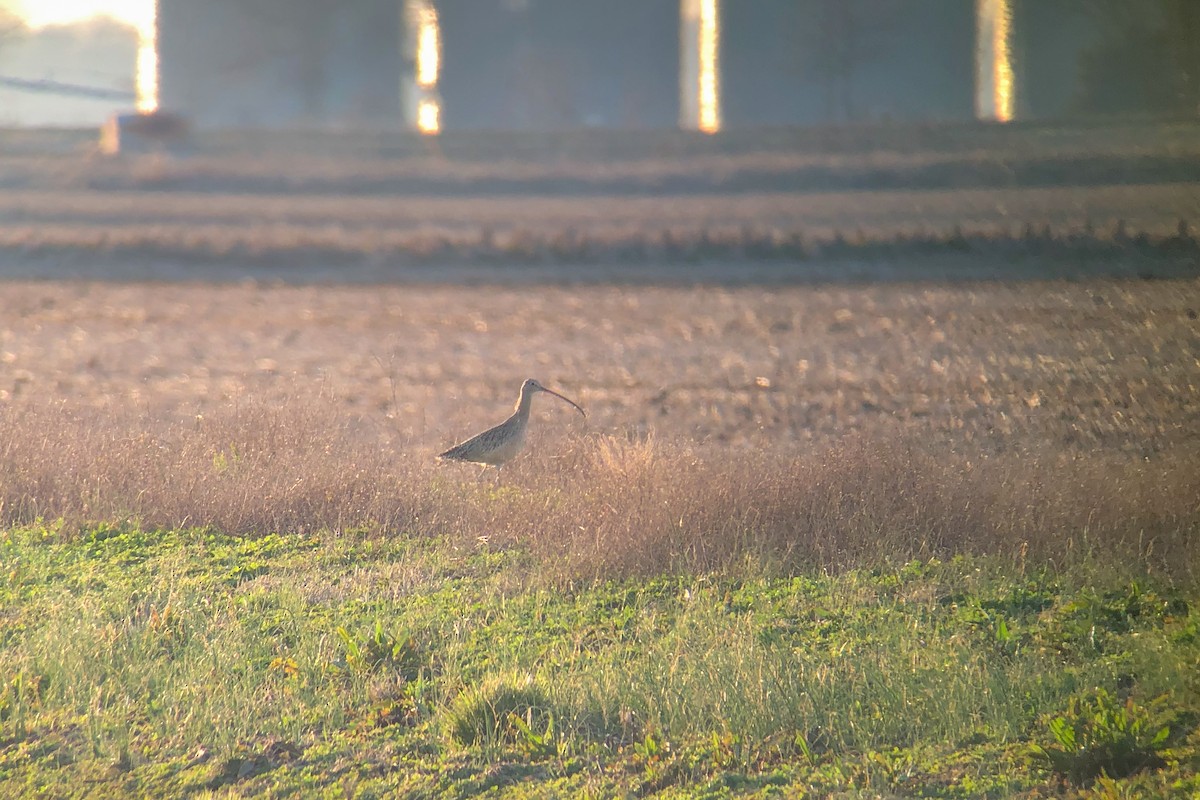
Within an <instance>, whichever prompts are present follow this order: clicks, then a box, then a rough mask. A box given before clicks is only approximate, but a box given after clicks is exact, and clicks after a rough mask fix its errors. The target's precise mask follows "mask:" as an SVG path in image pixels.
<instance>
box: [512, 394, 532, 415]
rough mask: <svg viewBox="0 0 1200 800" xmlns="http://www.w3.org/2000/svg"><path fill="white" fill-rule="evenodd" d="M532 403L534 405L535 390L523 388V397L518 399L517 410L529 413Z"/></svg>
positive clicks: (520, 412) (523, 413) (521, 412)
mask: <svg viewBox="0 0 1200 800" xmlns="http://www.w3.org/2000/svg"><path fill="white" fill-rule="evenodd" d="M531 405H533V392H531V391H528V390H527V389H522V390H521V397H520V398H518V400H517V407H516V412H517V413H518V414H522V415H525V414H528V413H529V407H530V406H531Z"/></svg>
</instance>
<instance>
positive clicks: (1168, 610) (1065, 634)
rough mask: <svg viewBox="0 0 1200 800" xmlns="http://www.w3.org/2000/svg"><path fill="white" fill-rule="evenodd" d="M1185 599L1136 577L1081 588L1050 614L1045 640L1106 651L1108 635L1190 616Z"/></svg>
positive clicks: (1064, 646)
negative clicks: (1103, 587) (1098, 588)
mask: <svg viewBox="0 0 1200 800" xmlns="http://www.w3.org/2000/svg"><path fill="white" fill-rule="evenodd" d="M1189 613H1190V608H1189V606H1188V604H1187V602H1186V601H1185V600H1183V599H1182V598H1180V597H1178V596H1175V595H1168V596H1166V597H1164V596H1162V595H1160V594H1159V593H1157V592H1155V591H1154V590H1152V589H1149V588H1147V587H1144V586H1142V585H1141V584H1140V583H1138V582H1137V581H1133V582H1131V583H1129V584H1128V585H1126V586H1124V587H1122V588H1118V589H1112V590H1109V591H1106V592H1095V591H1083V592H1081V593H1080V595H1079V597H1078V598H1076V599H1075V600H1072V601H1071V602H1070V603H1067V604H1066V605H1065V606H1063V607H1062V608H1061V609H1058V611H1057V613H1055V614H1054V615H1053V618H1052V619H1051V621H1050V624H1049V626H1048V628H1047V634H1048V636H1047V638H1046V643H1047V644H1048V645H1049V646H1051V647H1052V648H1055V649H1059V650H1063V649H1067V650H1070V649H1077V650H1078V649H1082V650H1084V651H1090V652H1101V653H1103V652H1105V650H1106V648H1107V646H1108V642H1109V638H1110V637H1112V636H1114V635H1118V636H1119V635H1122V634H1126V633H1129V632H1131V631H1133V630H1135V629H1136V628H1139V627H1140V628H1160V627H1162V626H1163V624H1164V623H1165V622H1166V621H1167V620H1180V619H1184V618H1186V617H1188V616H1189Z"/></svg>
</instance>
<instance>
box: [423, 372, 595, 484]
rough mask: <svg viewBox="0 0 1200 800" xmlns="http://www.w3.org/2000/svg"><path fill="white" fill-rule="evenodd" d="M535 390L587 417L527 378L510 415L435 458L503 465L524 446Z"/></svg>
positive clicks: (572, 402)
mask: <svg viewBox="0 0 1200 800" xmlns="http://www.w3.org/2000/svg"><path fill="white" fill-rule="evenodd" d="M538 392H545V393H546V394H552V395H554V396H555V397H557V398H558V399H559V400H562V401H564V402H566V403H570V404H571V405H572V406H575V408H576V410H578V411H579V413H580V414H583V415H584V416H585V417H586V416H587V414H586V413H584V410H583V409H582V408H580V407H579V406H578V405H576V404H575V402H574V401H571V400H568V399H567V398H565V397H563V396H562V395H561V394H559V393H558V392H554V391H551V390H550V389H547V388H546V387H545V386H542V385H541V384H540V383H538V382H537V381H535V380H533V379H532V378H530V379H529V380H527V381H525V383H523V384H521V396H520V397H519V398H518V399H517V407H516V409H515V410H514V411H513V414H512V416H511V417H509V418H508V419H506V420H504V422H501V423H500V424H499V425H497V426H496V427H494V428H488V429H487V430H486V431H484V432H483V433H480V434H476V435H475V436H472V437H471V438H470V439H467V440H466V441H465V442H463V443H462V444H458V445H455V446H454V447H451V448H450V449H449V450H447V451H446V452H444V453H442V454H441V455H439V456H438V458H447V459H450V460H452V461H469V462H472V463H475V464H488V465H490V466H493V467H500V466H503V465H504V464H506V463H507V462H508V461H510V460H511V459H512V458H513V457H514V456H515V455H516V454H517V453H519V452H521V448H523V447H524V446H525V432H526V430H527V429H528V427H529V409H530V407H531V406H532V405H533V396H534V395H535V394H537V393H538Z"/></svg>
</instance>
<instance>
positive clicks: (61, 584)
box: [0, 525, 1200, 797]
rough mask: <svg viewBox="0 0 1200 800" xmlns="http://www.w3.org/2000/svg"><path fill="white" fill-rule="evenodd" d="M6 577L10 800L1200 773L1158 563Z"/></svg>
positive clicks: (129, 569) (1153, 785)
mask: <svg viewBox="0 0 1200 800" xmlns="http://www.w3.org/2000/svg"><path fill="white" fill-rule="evenodd" d="M0 564H2V565H3V568H2V571H0V620H2V624H0V795H4V796H13V797H20V796H55V797H85V796H86V797H124V796H179V795H185V794H192V795H195V796H209V794H210V793H211V795H212V796H331V797H341V796H348V797H351V796H352V797H385V796H397V795H414V796H447V797H467V796H472V795H475V794H478V793H480V792H483V791H485V790H489V789H490V790H493V791H494V792H495V793H496V794H498V795H503V796H518V797H520V796H529V797H534V796H537V797H542V796H564V797H567V796H571V797H574V796H589V795H590V796H596V797H606V796H639V795H640V796H647V795H655V796H664V797H667V796H700V797H723V796H768V795H770V794H772V793H782V794H794V793H796V792H799V791H811V792H814V793H817V794H834V795H841V796H910V795H911V796H916V795H920V796H940V797H999V796H1010V795H1013V794H1016V795H1025V796H1038V797H1040V796H1057V795H1061V794H1072V793H1086V792H1093V793H1095V794H1096V796H1114V797H1115V796H1126V795H1136V794H1137V793H1138V792H1145V793H1151V794H1156V795H1166V796H1170V795H1174V796H1178V797H1187V796H1192V795H1193V793H1194V792H1196V791H1198V790H1200V778H1198V777H1197V767H1200V730H1198V725H1197V722H1198V720H1200V677H1198V676H1200V671H1198V670H1197V666H1198V665H1200V617H1197V615H1196V614H1195V613H1194V611H1193V609H1194V607H1195V605H1196V603H1197V601H1198V600H1200V592H1198V591H1197V590H1196V587H1195V586H1193V585H1191V584H1189V583H1186V582H1185V583H1180V584H1174V583H1172V582H1170V581H1169V580H1168V579H1166V578H1163V577H1156V576H1154V575H1151V574H1148V573H1147V572H1146V571H1144V570H1139V568H1137V567H1136V566H1133V565H1125V566H1122V565H1119V564H1099V563H1096V562H1089V561H1088V560H1087V559H1081V560H1080V561H1079V562H1078V563H1077V564H1074V565H1071V566H1069V567H1062V568H1060V569H1058V570H1052V569H1049V568H1043V567H1034V566H1032V565H1029V564H1019V563H1016V562H1013V561H1010V560H1003V559H995V558H986V557H963V558H959V559H954V560H951V561H949V562H944V563H943V562H937V561H930V562H912V563H908V564H899V565H895V566H894V567H879V568H875V569H858V570H849V571H846V572H842V573H839V574H822V573H809V574H798V575H774V574H772V571H771V570H770V569H762V570H754V569H750V568H746V569H742V570H729V571H727V572H726V573H724V574H720V575H718V574H679V575H674V576H669V577H666V576H664V577H649V578H642V579H639V580H624V581H620V580H619V581H608V582H602V583H594V584H582V585H578V586H576V587H575V588H571V587H570V586H566V587H563V586H556V585H554V584H551V583H548V582H547V581H546V580H544V579H543V578H542V577H540V574H539V573H540V572H541V569H540V567H539V562H538V561H537V560H536V559H534V558H531V557H530V555H529V554H528V553H527V552H523V551H522V550H521V549H520V548H512V549H506V550H496V549H492V548H491V547H490V546H489V545H488V544H487V543H486V542H480V543H478V544H477V546H475V547H467V546H465V545H464V544H463V542H462V541H461V540H449V539H446V540H439V539H436V538H428V537H426V538H406V537H382V536H377V535H365V534H363V535H357V534H353V533H351V534H343V535H334V534H328V533H319V534H309V535H282V534H280V535H276V534H271V535H265V536H260V537H254V538H243V537H235V536H227V535H224V534H221V533H217V532H214V531H209V530H174V531H150V530H142V529H139V528H137V527H135V526H127V527H121V526H116V527H113V526H93V527H92V528H90V529H89V530H88V531H86V532H85V533H84V534H83V535H78V534H76V533H75V532H74V531H69V532H68V531H63V530H58V529H56V528H55V526H53V525H51V526H46V525H36V526H30V527H22V528H13V529H9V530H7V531H5V532H4V533H2V534H0ZM1068 729H1070V730H1071V731H1074V732H1077V733H1078V736H1077V737H1076V738H1075V739H1070V738H1069V737H1066V731H1067V730H1068ZM1164 729H1165V730H1166V733H1165V734H1164V733H1162V731H1163V730H1164ZM1064 737H1066V738H1064ZM1085 743H1093V744H1100V745H1103V746H1104V747H1108V748H1109V749H1108V750H1107V751H1104V752H1110V753H1112V754H1114V755H1112V757H1111V763H1106V762H1105V761H1104V760H1103V759H1104V756H1103V753H1102V754H1101V756H1099V758H1100V761H1099V763H1098V765H1097V764H1096V759H1097V756H1096V750H1097V748H1096V747H1090V748H1086V747H1084V744H1085ZM1085 750H1086V752H1084V751H1085ZM1130 753H1133V759H1134V760H1133V762H1132V763H1133V764H1134V766H1133V769H1134V770H1136V769H1137V768H1138V767H1145V768H1144V769H1141V770H1139V771H1131V770H1129V769H1126V767H1128V765H1129V763H1131V762H1130V761H1129V754H1130ZM1139 758H1140V760H1138V759H1139ZM1119 759H1125V760H1124V761H1120V763H1118V760H1119ZM1117 772H1121V773H1124V772H1129V773H1130V774H1128V775H1124V774H1122V775H1121V776H1120V777H1118V775H1117Z"/></svg>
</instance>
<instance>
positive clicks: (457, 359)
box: [0, 279, 1200, 458]
mask: <svg viewBox="0 0 1200 800" xmlns="http://www.w3.org/2000/svg"><path fill="white" fill-rule="evenodd" d="M1198 312H1200V281H1197V280H1194V279H1193V280H1177V281H1136V280H1133V281H1114V280H1108V281H1091V282H1070V283H1068V282H1030V283H1007V284H1002V283H966V284H958V285H949V286H939V285H922V284H904V283H892V284H885V285H864V286H853V285H847V286H833V285H830V286H776V287H720V286H697V287H690V288H682V287H679V288H676V287H664V286H659V287H654V286H643V287H620V286H575V287H570V286H558V287H553V286H551V287H546V286H543V287H528V286H525V287H522V286H507V287H506V286H503V285H495V284H491V285H480V286H437V285H432V286H413V285H409V286H401V285H370V286H362V285H359V286H354V285H306V286H294V285H270V284H263V283H255V282H247V283H242V284H200V283H173V284H172V283H126V284H119V283H88V282H78V281H44V282H22V281H16V282H9V283H5V284H4V285H3V287H2V288H0V402H2V403H4V404H6V405H8V406H9V407H10V409H13V410H18V409H20V408H26V407H30V408H32V407H53V406H56V405H61V404H65V405H67V406H69V407H90V408H94V409H96V410H97V411H102V412H104V413H107V412H116V411H129V410H135V411H136V412H138V413H139V414H142V415H143V416H144V418H145V419H146V420H147V421H148V423H147V424H153V423H154V422H155V421H156V420H162V421H164V422H169V423H171V424H178V422H179V421H180V420H181V419H186V418H188V417H191V416H193V415H196V414H205V413H208V412H211V411H214V410H217V409H221V408H227V407H229V406H230V405H236V404H238V403H249V402H254V403H260V402H261V403H264V404H267V405H273V406H286V405H288V404H297V403H303V402H305V400H306V399H311V398H314V397H318V396H320V397H324V398H327V399H328V400H330V401H331V402H334V403H335V404H336V405H337V407H338V408H340V409H342V410H343V412H344V414H345V415H347V416H348V417H353V418H356V419H360V420H361V421H362V422H363V423H365V425H364V426H363V429H364V430H366V431H368V432H370V435H372V436H377V437H378V438H379V440H380V442H381V444H382V445H383V446H388V447H397V448H404V449H405V450H406V451H407V452H410V453H412V454H414V455H419V454H422V453H433V452H436V451H438V450H439V449H440V448H443V447H445V446H447V445H449V444H452V443H453V442H454V441H455V440H456V439H458V438H461V436H462V435H463V434H466V433H471V432H474V431H475V430H478V429H479V428H480V427H482V426H484V425H486V424H490V423H493V422H496V421H499V420H500V419H502V418H503V417H504V415H505V414H507V413H508V408H509V404H510V403H511V402H512V401H513V399H515V394H516V389H517V387H518V386H519V384H520V382H521V381H522V380H523V379H524V378H526V377H536V378H538V379H539V380H541V381H543V382H544V383H546V384H547V385H549V386H552V387H554V388H557V389H558V390H560V391H562V392H563V393H565V394H567V395H568V396H570V397H572V398H573V399H575V400H576V401H578V402H579V403H581V404H582V405H583V406H584V407H585V408H587V409H588V411H589V417H588V419H587V421H586V422H584V421H583V420H580V419H579V417H578V416H577V415H575V416H573V415H572V413H570V409H569V408H567V407H566V406H562V405H560V404H556V403H553V402H549V401H547V402H545V403H541V402H539V403H538V408H537V416H538V417H539V419H538V420H537V427H538V428H540V429H541V431H542V432H543V435H548V436H557V435H560V434H561V432H562V431H573V432H578V431H580V430H592V431H597V430H598V431H604V432H613V431H638V432H649V431H654V432H656V433H657V434H659V435H661V436H667V437H671V438H680V439H686V440H693V441H696V442H708V443H711V444H712V445H714V446H719V447H727V448H786V447H789V446H796V447H800V448H804V449H809V448H810V447H812V446H813V445H817V444H824V443H829V442H836V441H837V440H838V439H840V438H841V437H844V436H846V435H848V434H850V433H852V432H862V433H865V434H867V435H868V436H875V435H880V436H883V435H885V434H886V435H888V436H893V435H895V434H896V433H903V434H907V435H911V434H916V435H920V436H926V435H927V436H930V437H940V438H944V439H946V440H947V441H949V442H952V443H954V445H955V446H956V447H961V448H965V449H966V450H967V451H978V452H980V453H988V452H999V451H1009V452H1014V453H1016V452H1021V451H1023V450H1027V449H1036V450H1040V451H1045V450H1046V449H1050V450H1052V451H1061V452H1064V453H1070V452H1095V451H1109V452H1111V453H1124V454H1127V455H1128V456H1130V457H1132V458H1145V457H1150V456H1152V455H1153V454H1155V453H1156V452H1159V451H1163V450H1169V449H1172V448H1195V447H1196V445H1197V441H1198V440H1200V357H1198V354H1200V319H1197V314H1198Z"/></svg>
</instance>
